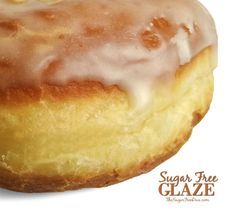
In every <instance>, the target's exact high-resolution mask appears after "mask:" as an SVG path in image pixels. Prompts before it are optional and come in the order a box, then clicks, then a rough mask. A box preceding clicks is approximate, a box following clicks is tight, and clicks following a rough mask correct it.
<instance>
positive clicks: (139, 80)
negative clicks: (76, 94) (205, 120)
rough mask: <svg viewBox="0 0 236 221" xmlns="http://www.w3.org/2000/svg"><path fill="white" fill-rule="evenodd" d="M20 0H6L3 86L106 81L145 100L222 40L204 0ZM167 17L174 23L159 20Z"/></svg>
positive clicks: (0, 31)
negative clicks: (158, 22)
mask: <svg viewBox="0 0 236 221" xmlns="http://www.w3.org/2000/svg"><path fill="white" fill-rule="evenodd" d="M14 1H17V0H6V1H4V0H2V1H0V89H1V90H4V89H6V88H8V87H18V86H22V85H24V86H40V84H42V83H50V84H60V85H61V84H62V85H64V84H66V83H68V82H70V81H80V80H98V81H101V82H102V83H104V84H105V85H119V86H120V87H121V88H122V89H124V90H126V91H127V92H128V93H129V94H130V95H131V96H133V97H134V98H136V101H137V105H144V104H145V103H146V102H148V101H149V99H150V94H151V90H152V87H153V82H154V81H155V80H156V79H157V78H158V76H160V75H164V74H174V73H175V72H176V70H177V69H178V68H179V66H181V65H184V64H186V63H188V62H189V61H190V60H191V58H193V57H194V56H195V55H196V54H198V53H199V52H200V51H201V50H203V49H204V48H206V47H208V46H214V45H216V44H217V36H216V31H215V26H214V22H213V20H212V18H211V16H210V15H209V13H208V12H207V11H206V9H205V8H204V7H203V6H202V5H201V4H200V3H199V2H198V1H196V0H145V1H143V0H67V1H66V0H64V1H58V2H56V1H55V2H56V3H55V4H54V2H53V1H50V0H49V1H47V0H46V1H36V0H35V1H34V0H28V1H26V2H24V3H17V4H16V3H14ZM45 2H46V3H45ZM160 18H164V19H165V21H168V24H167V29H166V27H164V29H163V30H162V26H160V27H159V26H158V27H157V26H155V23H153V21H155V19H156V20H158V19H160ZM165 25H166V24H165ZM145 31H148V33H151V39H152V40H153V39H154V40H153V41H154V43H153V42H151V46H150V47H149V46H147V45H146V40H147V39H146V38H145V39H144V38H143V35H142V33H145ZM166 35H168V36H167V37H166ZM149 40H150V36H149V38H148V41H149Z"/></svg>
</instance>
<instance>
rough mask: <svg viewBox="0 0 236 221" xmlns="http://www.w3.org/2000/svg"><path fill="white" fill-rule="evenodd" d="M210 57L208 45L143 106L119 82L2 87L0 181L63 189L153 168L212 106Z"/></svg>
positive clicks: (20, 187)
mask: <svg viewBox="0 0 236 221" xmlns="http://www.w3.org/2000/svg"><path fill="white" fill-rule="evenodd" d="M214 58H215V52H214V50H213V49H212V48H207V49H205V50H203V51H202V52H201V53H199V54H198V55H197V56H196V57H195V58H193V59H192V61H191V62H190V63H188V64H186V65H184V66H182V67H181V68H180V69H179V70H178V71H177V73H176V74H175V79H174V80H173V79H172V81H170V80H166V79H163V80H159V81H158V82H159V83H157V85H156V90H155V91H154V92H153V94H152V98H151V102H150V103H149V104H148V106H147V107H145V108H143V109H135V106H134V105H133V104H132V102H131V100H130V99H129V96H128V95H127V94H126V93H125V92H124V91H122V90H121V89H119V87H118V86H111V87H106V86H104V85H102V84H100V83H98V82H84V83H77V85H76V83H71V84H70V85H67V86H60V87H59V86H50V85H42V86H41V88H40V90H39V89H38V91H36V89H32V88H31V89H29V88H28V89H26V88H25V89H22V88H21V89H19V88H18V89H11V90H8V92H7V93H6V91H5V92H1V99H0V100H1V103H0V122H1V124H0V140H1V144H0V187H3V188H7V189H11V190H14V191H22V192H47V191H65V190H71V189H78V188H83V187H101V186H107V185H110V184H113V183H117V182H121V181H123V180H125V179H128V178H130V177H134V176H137V175H139V174H142V173H145V172H147V171H150V170H151V169H153V168H154V167H156V166H157V165H159V164H160V163H162V162H163V161H165V160H166V159H168V158H169V157H171V156H173V155H174V154H175V153H176V152H177V151H178V150H179V149H180V147H181V146H182V145H183V144H184V143H185V142H186V141H187V139H188V137H189V136H190V134H191V131H192V128H193V127H194V126H195V125H196V124H197V123H198V122H199V121H200V120H201V119H202V117H203V116H204V115H205V114H206V112H207V110H208V109H209V106H210V103H211V99H212V94H213V75H212V71H213V68H214V67H215V60H214ZM18 91H20V92H18ZM21 93H22V94H21ZM19 95H22V96H23V97H24V99H21V96H19Z"/></svg>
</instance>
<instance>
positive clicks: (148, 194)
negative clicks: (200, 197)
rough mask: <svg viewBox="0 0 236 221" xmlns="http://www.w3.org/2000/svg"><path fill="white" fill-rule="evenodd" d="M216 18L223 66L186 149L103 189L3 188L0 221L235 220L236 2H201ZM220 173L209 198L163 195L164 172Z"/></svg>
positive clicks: (0, 197) (0, 199)
mask: <svg viewBox="0 0 236 221" xmlns="http://www.w3.org/2000/svg"><path fill="white" fill-rule="evenodd" d="M201 2H202V3H203V4H204V5H205V6H206V7H207V8H208V9H209V10H210V12H211V13H212V15H213V17H214V18H215V21H216V25H217V29H218V35H219V66H218V68H217V70H216V71H215V94H214V100H213V104H212V106H211V109H210V111H209V113H208V114H207V116H206V117H205V118H204V120H203V121H202V122H201V123H200V124H199V125H198V126H197V127H196V128H195V129H194V131H193V134H192V137H191V138H190V140H189V142H187V144H186V145H184V147H183V148H182V149H181V151H180V152H179V153H178V154H177V155H175V156H174V157H172V158H171V159H170V160H168V161H166V162H165V163H163V164H162V165H160V166H159V167H157V168H156V169H155V170H153V171H152V172H150V173H148V174H145V175H142V176H139V177H137V178H133V179H131V180H128V181H126V182H123V183H120V184H117V185H113V186H110V187H107V188H101V189H84V190H79V191H72V192H65V193H47V194H23V193H15V192H11V191H7V190H2V189H0V220H13V219H14V220H18V219H20V220H25V221H27V220H36V221H37V220H41V221H42V220H103V221H106V220H109V221H110V220H112V221H113V220H148V221H150V220H167V221H168V220H207V219H209V220H214V219H216V218H217V219H218V220H222V219H224V220H227V221H228V220H236V215H235V214H236V212H235V211H234V210H235V209H236V193H235V192H236V179H235V176H236V173H235V169H236V163H235V161H236V159H235V157H236V155H235V154H234V153H236V152H235V148H236V141H235V140H236V104H235V103H236V73H235V65H236V54H235V50H236V32H235V28H236V9H235V8H236V7H235V6H236V2H235V1H233V0H224V1H215V0H202V1H201ZM163 170H167V171H168V172H169V173H170V174H173V175H176V174H179V175H180V174H186V173H189V174H192V173H194V172H195V171H199V170H204V171H205V172H206V173H207V174H209V175H210V174H211V175H217V176H218V177H219V181H218V183H217V184H216V188H215V192H216V196H215V197H213V198H212V199H211V201H210V202H204V203H203V202H201V203H200V202H194V203H186V202H185V203H176V202H175V203H173V202H172V203H171V202H167V201H166V200H165V198H164V197H162V196H160V194H159V193H158V190H157V188H158V179H159V174H160V172H161V171H163Z"/></svg>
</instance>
